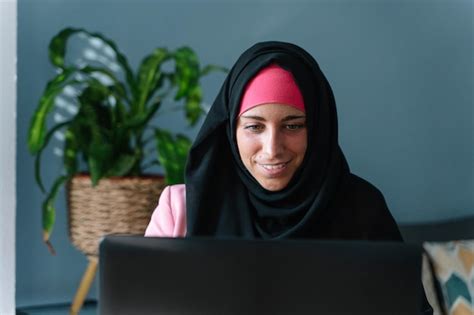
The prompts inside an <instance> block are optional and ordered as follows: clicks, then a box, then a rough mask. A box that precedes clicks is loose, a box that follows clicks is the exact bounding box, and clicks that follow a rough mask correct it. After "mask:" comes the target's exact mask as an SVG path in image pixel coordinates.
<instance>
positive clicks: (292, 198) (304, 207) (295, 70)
mask: <svg viewBox="0 0 474 315" xmlns="http://www.w3.org/2000/svg"><path fill="white" fill-rule="evenodd" d="M185 181H186V185H173V186H168V187H166V188H165V189H164V191H163V193H162V194H161V197H160V200H159V204H158V207H157V208H156V209H155V211H154V213H153V215H152V218H151V221H150V223H149V225H148V227H147V230H146V234H145V235H146V236H167V237H184V236H215V237H226V236H234V237H242V238H262V239H278V238H312V239H346V240H348V239H350V240H356V239H357V240H391V241H402V237H401V234H400V232H399V229H398V227H397V224H396V222H395V220H394V219H393V217H392V215H391V214H390V212H389V210H388V208H387V205H386V203H385V200H384V197H383V195H382V194H381V193H380V191H379V190H378V189H377V188H375V187H374V186H373V185H371V184H370V183H368V182H367V181H365V180H363V179H362V178H360V177H357V176H356V175H354V174H351V173H350V171H349V167H348V165H347V163H346V159H345V158H344V155H343V153H342V151H341V149H340V147H339V144H338V137H337V116H336V104H335V101H334V97H333V94H332V91H331V87H330V86H329V83H328V82H327V80H326V78H325V77H324V75H323V73H322V72H321V70H320V69H319V66H318V64H317V63H316V61H315V60H314V59H313V58H312V57H311V55H309V54H308V53H307V52H306V51H304V50H303V49H302V48H300V47H298V46H296V45H293V44H289V43H282V42H264V43H259V44H256V45H254V46H253V47H251V48H250V49H248V50H247V51H245V52H244V53H243V54H242V56H241V57H240V58H239V59H238V60H237V62H236V63H235V65H234V66H233V68H232V69H231V71H230V73H229V75H228V76H227V78H226V80H225V81H224V84H223V86H222V88H221V90H220V92H219V94H218V95H217V98H216V100H215V101H214V104H213V105H212V107H211V109H210V111H209V114H208V115H207V117H206V120H205V122H204V124H203V126H202V127H201V130H200V132H199V134H198V136H197V138H196V140H195V141H194V143H193V146H192V148H191V151H190V154H189V157H188V164H187V167H186V176H185ZM423 310H424V311H422V313H423V314H432V309H431V307H430V306H429V304H428V302H427V300H426V298H425V299H424V301H423Z"/></svg>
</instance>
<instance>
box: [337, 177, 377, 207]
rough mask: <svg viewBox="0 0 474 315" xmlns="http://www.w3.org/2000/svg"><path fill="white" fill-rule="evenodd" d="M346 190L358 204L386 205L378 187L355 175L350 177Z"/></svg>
mask: <svg viewBox="0 0 474 315" xmlns="http://www.w3.org/2000/svg"><path fill="white" fill-rule="evenodd" d="M346 189H347V191H348V192H349V193H350V194H351V195H352V196H353V198H354V199H355V200H354V201H355V202H356V203H366V202H369V203H371V204H374V202H376V203H378V202H383V203H385V198H384V196H383V194H382V192H381V191H380V190H379V189H378V188H377V187H375V186H374V185H373V184H372V183H370V182H369V181H367V180H365V179H363V178H362V177H359V176H357V175H355V174H350V175H349V177H348V179H347V182H346Z"/></svg>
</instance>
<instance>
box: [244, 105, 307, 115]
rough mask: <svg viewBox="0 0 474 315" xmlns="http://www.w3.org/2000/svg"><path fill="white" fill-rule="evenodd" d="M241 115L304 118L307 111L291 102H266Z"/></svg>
mask: <svg viewBox="0 0 474 315" xmlns="http://www.w3.org/2000/svg"><path fill="white" fill-rule="evenodd" d="M240 117H242V118H255V117H263V118H266V117H292V118H304V117H306V114H305V112H303V111H301V110H299V109H297V108H295V107H294V106H292V105H289V104H282V103H266V104H260V105H258V106H255V107H253V108H251V109H249V110H247V111H245V112H244V113H243V114H242V115H241V116H240Z"/></svg>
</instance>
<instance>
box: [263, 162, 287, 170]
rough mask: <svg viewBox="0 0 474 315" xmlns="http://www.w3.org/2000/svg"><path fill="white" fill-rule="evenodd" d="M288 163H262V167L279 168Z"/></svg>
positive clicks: (268, 168)
mask: <svg viewBox="0 0 474 315" xmlns="http://www.w3.org/2000/svg"><path fill="white" fill-rule="evenodd" d="M285 165H286V163H278V164H262V167H263V168H265V169H267V170H278V169H282V168H284V167H285Z"/></svg>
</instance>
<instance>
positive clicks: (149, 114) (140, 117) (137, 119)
mask: <svg viewBox="0 0 474 315" xmlns="http://www.w3.org/2000/svg"><path fill="white" fill-rule="evenodd" d="M160 106H161V100H160V99H157V100H156V101H155V102H153V103H152V104H151V105H150V107H148V108H147V109H146V111H145V112H143V113H139V114H137V115H135V116H133V117H132V118H130V119H128V120H127V121H126V122H125V123H124V127H125V128H130V129H143V128H144V127H145V126H146V125H147V124H148V122H149V121H150V120H151V119H152V118H153V116H154V115H155V113H156V112H157V111H158V109H159V108H160Z"/></svg>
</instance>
